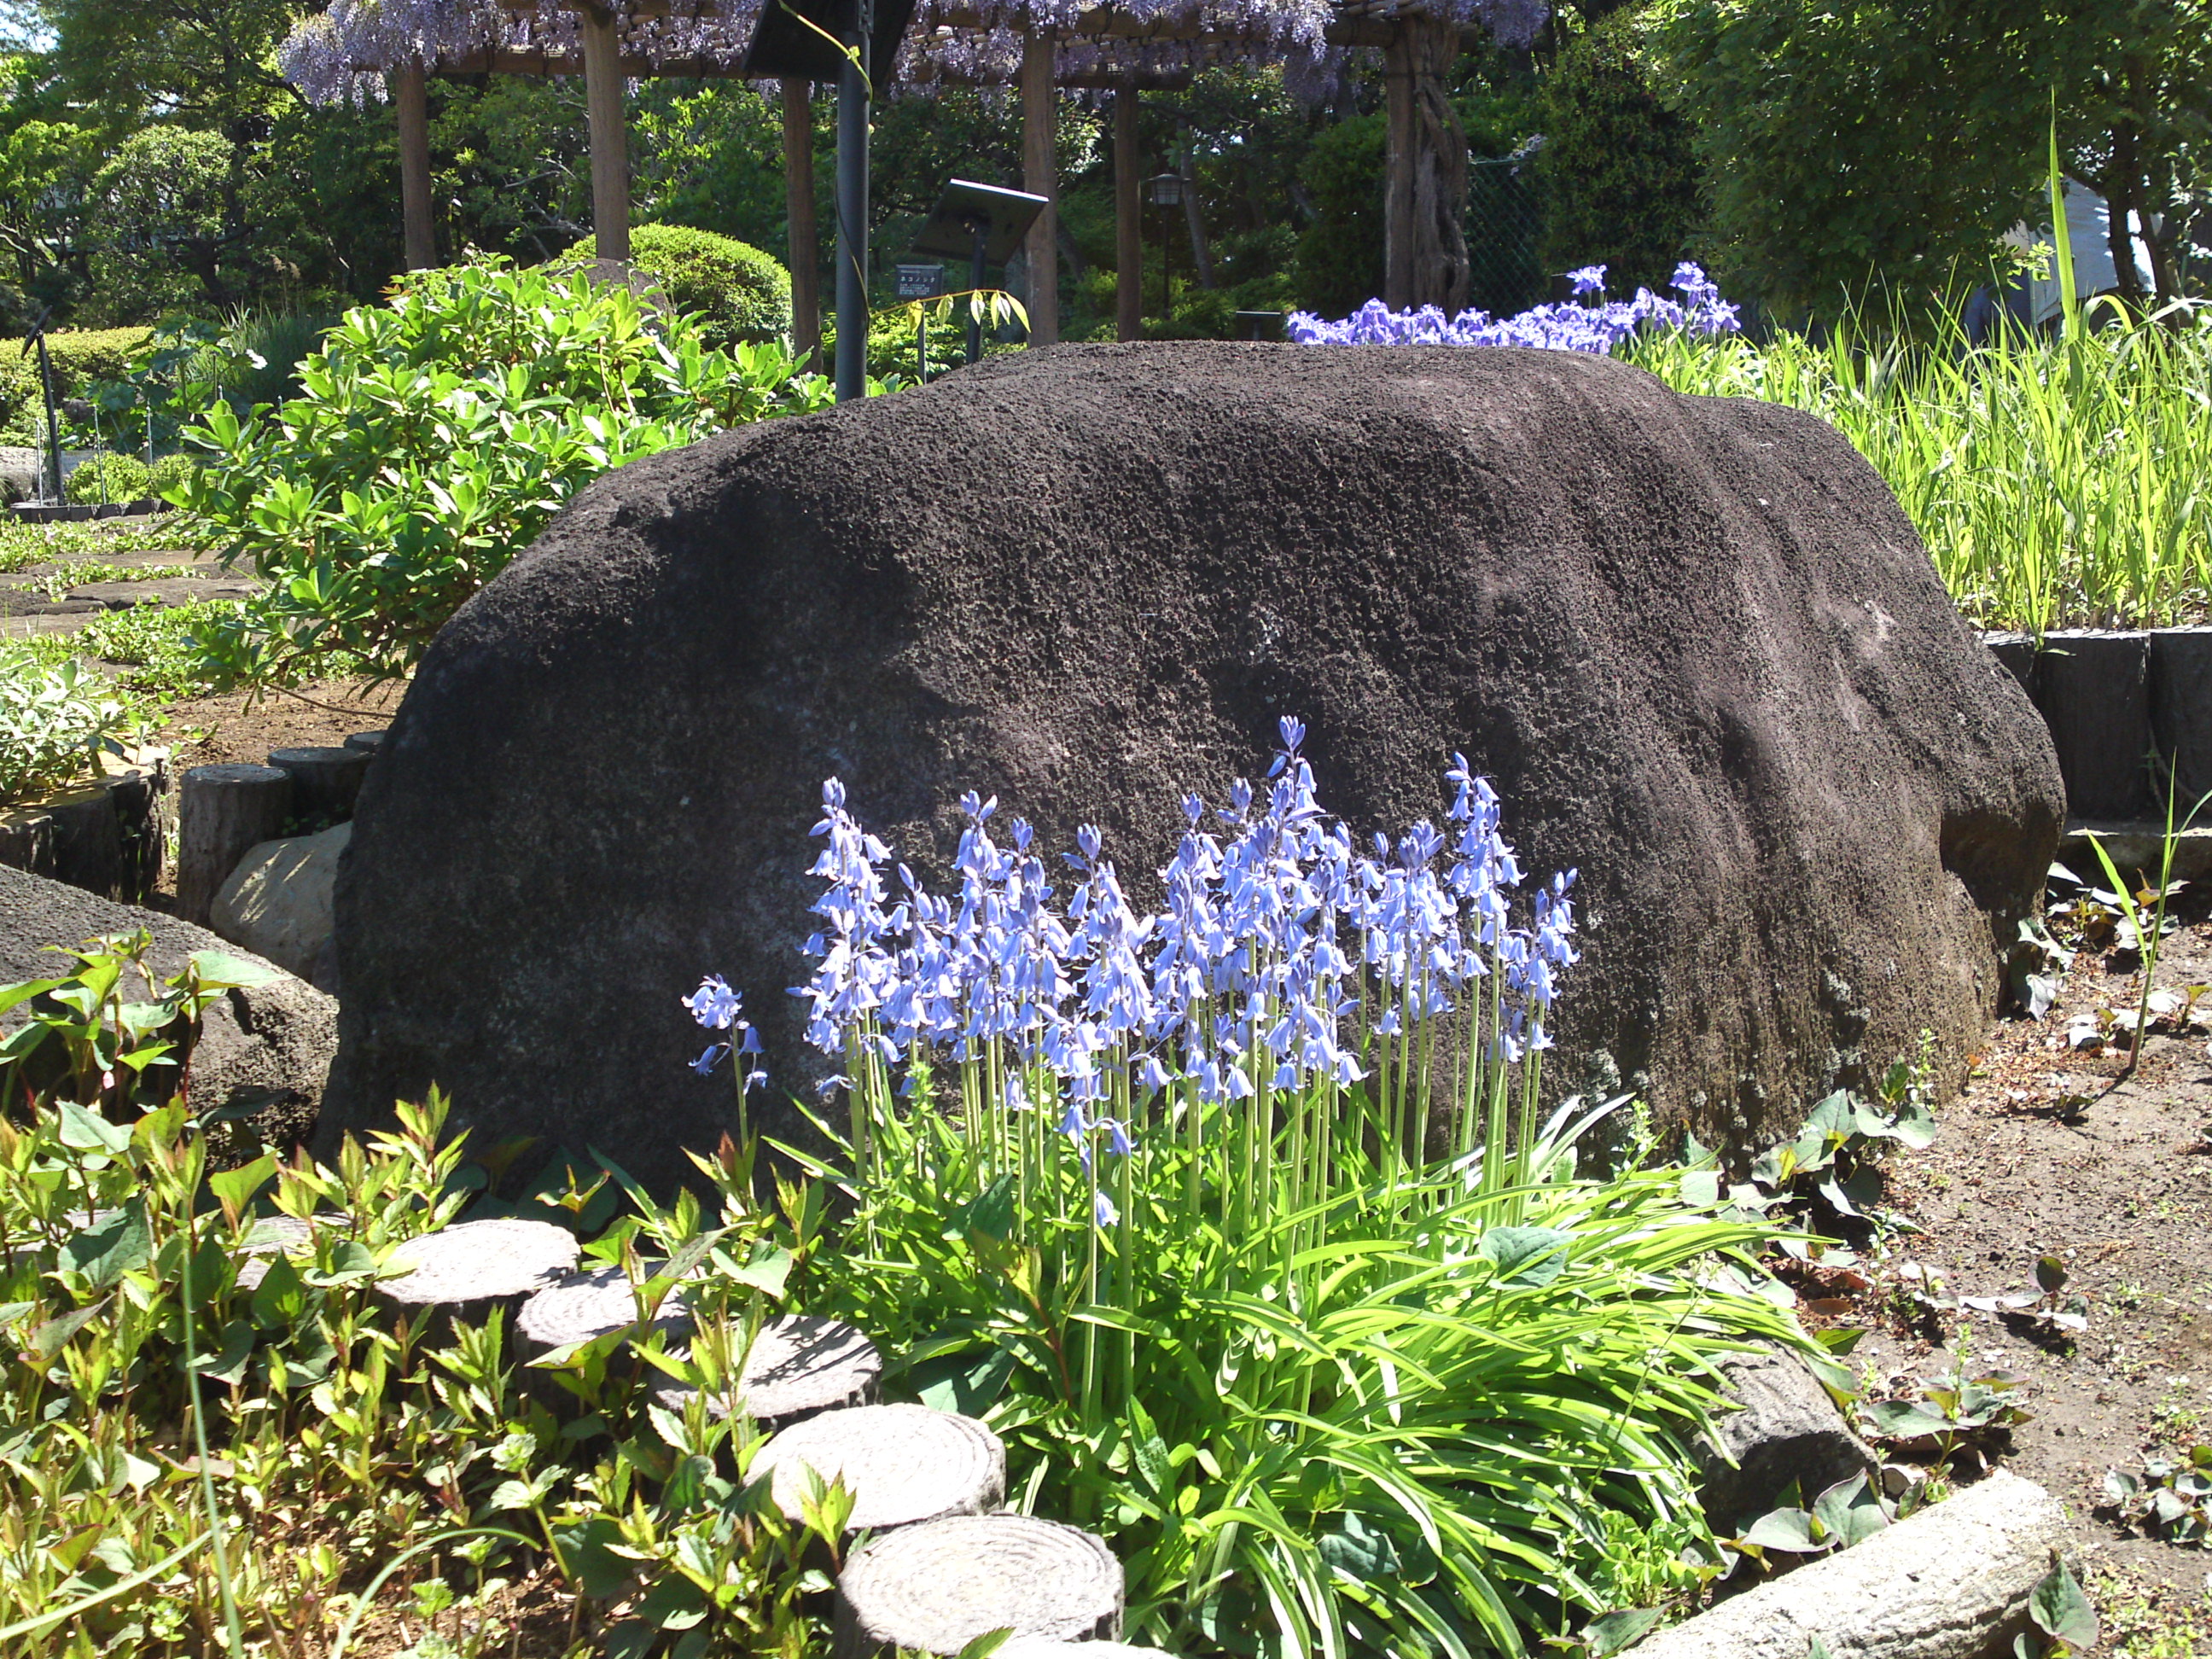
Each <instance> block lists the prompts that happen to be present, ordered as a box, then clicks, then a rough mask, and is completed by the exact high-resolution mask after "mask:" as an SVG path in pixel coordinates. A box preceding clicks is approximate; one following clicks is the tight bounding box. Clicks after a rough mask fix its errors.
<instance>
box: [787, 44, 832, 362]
mask: <svg viewBox="0 0 2212 1659" xmlns="http://www.w3.org/2000/svg"><path fill="white" fill-rule="evenodd" d="M783 203H784V212H785V214H786V216H787V218H788V219H789V222H790V243H791V248H790V252H791V343H792V345H793V348H795V349H797V351H798V353H799V357H800V359H801V360H802V361H803V362H805V366H806V367H807V368H810V369H811V370H813V371H814V372H815V373H817V374H819V373H821V371H822V243H821V239H820V237H819V235H818V234H817V232H816V230H815V228H814V83H813V82H811V81H786V82H783Z"/></svg>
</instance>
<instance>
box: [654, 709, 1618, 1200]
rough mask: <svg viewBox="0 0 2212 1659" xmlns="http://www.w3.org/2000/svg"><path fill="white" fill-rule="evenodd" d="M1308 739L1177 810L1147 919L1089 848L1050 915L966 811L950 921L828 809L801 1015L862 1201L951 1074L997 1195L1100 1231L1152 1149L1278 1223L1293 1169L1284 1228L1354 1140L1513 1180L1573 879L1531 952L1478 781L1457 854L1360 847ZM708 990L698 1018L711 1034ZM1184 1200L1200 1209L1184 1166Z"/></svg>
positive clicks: (1552, 885)
mask: <svg viewBox="0 0 2212 1659" xmlns="http://www.w3.org/2000/svg"><path fill="white" fill-rule="evenodd" d="M1304 735H1305V732H1304V726H1302V725H1301V724H1300V723H1299V722H1298V721H1297V720H1288V719H1286V720H1284V721H1283V722H1282V726H1281V736H1282V748H1281V750H1280V751H1279V753H1278V754H1277V755H1276V757H1275V759H1274V764H1273V769H1272V770H1271V771H1270V773H1269V775H1268V777H1267V781H1265V782H1264V783H1263V785H1262V786H1261V787H1259V788H1256V789H1255V787H1253V786H1252V785H1250V784H1249V783H1247V782H1244V781H1238V782H1237V783H1236V784H1234V785H1233V786H1232V787H1231V790H1230V792H1229V798H1228V800H1227V802H1226V804H1225V805H1223V806H1222V807H1221V808H1219V809H1218V811H1212V812H1209V811H1208V809H1207V807H1206V805H1205V803H1204V802H1202V801H1201V800H1200V799H1198V798H1197V797H1196V796H1188V797H1186V799H1185V800H1184V803H1183V811H1184V814H1185V817H1186V818H1187V819H1188V830H1187V832H1186V833H1185V835H1184V836H1183V837H1182V842H1181V844H1180V845H1179V846H1178V848H1176V853H1175V855H1174V857H1173V858H1172V859H1171V860H1170V862H1169V863H1168V865H1167V867H1166V868H1165V869H1164V870H1163V871H1162V872H1160V873H1161V876H1162V878H1163V881H1164V888H1165V902H1164V905H1163V906H1162V908H1160V909H1159V910H1158V912H1157V913H1154V914H1149V915H1140V914H1139V913H1138V911H1137V910H1136V909H1135V908H1133V906H1132V904H1131V903H1130V902H1129V899H1128V896H1127V894H1126V892H1125V891H1124V890H1123V888H1122V885H1121V879H1120V877H1119V876H1118V874H1117V873H1116V872H1115V866H1114V864H1113V862H1112V860H1109V859H1108V858H1107V857H1106V856H1105V855H1104V850H1103V845H1102V839H1101V836H1100V834H1099V832H1098V830H1097V829H1095V828H1092V827H1089V826H1085V827H1084V828H1083V829H1079V831H1078V832H1077V835H1076V850H1075V851H1073V853H1069V854H1063V855H1062V856H1063V858H1064V860H1065V862H1066V866H1068V872H1069V880H1070V886H1069V890H1068V891H1067V894H1066V898H1065V901H1064V902H1061V903H1056V902H1055V899H1056V897H1057V896H1058V895H1057V891H1056V889H1055V886H1054V872H1053V870H1052V869H1051V867H1050V866H1048V862H1047V860H1046V857H1045V855H1044V854H1043V852H1042V850H1041V849H1040V848H1039V847H1038V846H1037V845H1036V838H1035V836H1034V834H1033V831H1032V829H1031V827H1030V825H1029V824H1028V823H1024V822H1023V821H1021V820H1019V819H1014V820H1012V822H1011V823H1006V824H1005V826H1004V836H1005V839H1004V841H1003V842H1002V841H1001V840H1000V839H999V838H998V835H997V833H994V832H995V831H996V830H997V829H998V828H999V826H998V825H997V824H996V823H994V819H995V818H996V814H997V810H998V803H997V800H996V799H995V798H993V799H981V797H979V796H978V795H976V794H975V793H972V792H971V793H969V794H968V795H967V796H966V797H964V798H963V801H962V803H961V805H962V810H963V812H964V813H965V815H966V817H967V825H966V828H965V829H964V830H963V833H962V835H961V839H960V844H959V849H958V853H957V857H956V859H955V860H954V863H955V868H956V871H957V876H958V881H959V886H958V890H957V893H954V894H951V895H940V894H938V893H933V892H932V891H930V890H929V889H928V888H927V886H926V885H925V884H923V882H922V881H921V879H920V878H918V877H917V876H916V875H915V872H913V871H912V870H911V869H910V868H908V866H906V865H904V864H896V865H895V864H894V860H893V855H892V854H891V851H890V848H886V847H885V846H884V844H883V842H881V841H879V840H878V838H877V837H876V836H873V835H872V834H871V833H870V832H869V831H868V830H867V829H865V828H864V827H863V826H862V825H861V824H860V823H859V822H858V821H857V820H856V819H855V818H854V817H853V815H852V813H851V811H849V810H848V806H847V802H846V794H845V790H844V787H843V785H842V784H841V783H840V782H839V781H837V780H836V779H831V780H830V781H828V782H827V783H825V784H824V785H823V792H822V801H823V812H822V818H821V822H820V823H817V824H816V826H815V828H814V834H815V835H816V836H820V837H822V838H823V840H824V842H825V843H826V844H825V846H824V847H823V850H822V852H821V854H820V856H819V857H818V858H817V860H816V861H815V863H814V866H813V869H812V873H813V874H814V875H815V876H817V877H818V878H821V879H822V880H823V882H824V883H825V884H826V886H825V890H824V891H823V895H822V896H821V898H820V899H819V900H818V901H817V902H816V904H815V905H814V907H813V908H814V913H815V915H817V916H818V917H819V918H820V920H821V923H822V927H821V930H820V931H819V932H818V933H816V934H815V935H814V936H813V937H812V938H811V939H809V940H808V941H807V944H806V949H807V951H808V953H809V954H810V955H811V956H814V957H818V958H819V959H820V965H819V967H818V968H817V970H816V971H815V973H814V975H813V976H812V978H811V981H809V983H808V984H806V985H805V986H803V987H797V990H796V992H795V993H794V994H798V995H800V996H802V997H804V998H805V999H806V1000H807V1003H808V1008H809V1017H808V1020H807V1024H806V1032H807V1036H808V1037H809V1039H810V1040H811V1042H813V1043H814V1044H815V1045H816V1046H817V1047H818V1048H821V1049H823V1051H824V1052H825V1053H828V1054H832V1055H836V1056H837V1057H839V1060H840V1061H841V1063H842V1067H843V1069H842V1073H841V1074H840V1075H839V1076H837V1077H836V1078H835V1079H832V1080H831V1085H830V1087H831V1089H832V1090H835V1089H836V1088H839V1087H842V1088H843V1089H844V1090H846V1091H847V1092H848V1096H849V1098H850V1104H851V1106H852V1109H853V1121H852V1132H851V1133H852V1148H853V1150H854V1153H855V1154H856V1156H857V1157H858V1158H860V1159H861V1160H862V1161H863V1168H862V1169H861V1170H860V1171H858V1172H857V1173H860V1175H861V1176H863V1178H865V1176H866V1169H865V1159H866V1153H867V1147H868V1145H869V1142H870V1139H871V1134H870V1127H871V1121H872V1118H873V1117H874V1115H876V1114H878V1113H883V1112H889V1111H891V1110H893V1109H896V1104H895V1103H896V1100H897V1099H898V1098H899V1097H902V1096H903V1097H912V1096H913V1095H915V1093H917V1092H927V1093H928V1094H929V1095H930V1097H932V1098H933V1099H937V1100H939V1103H941V1104H942V1105H943V1106H944V1107H945V1109H946V1110H947V1111H948V1112H949V1111H950V1110H951V1109H952V1107H953V1105H954V1102H953V1100H952V1098H951V1092H950V1091H949V1090H946V1089H945V1081H946V1078H947V1074H948V1073H951V1075H953V1076H955V1077H957V1085H958V1094H957V1107H958V1110H959V1112H960V1114H961V1116H962V1119H963V1121H964V1125H965V1128H966V1132H967V1133H969V1136H970V1137H971V1138H972V1139H975V1141H976V1143H977V1144H978V1145H980V1146H984V1147H985V1148H987V1157H986V1158H985V1159H984V1168H985V1170H986V1171H987V1172H993V1171H995V1172H1000V1173H1007V1174H1010V1175H1012V1176H1018V1181H1019V1184H1020V1187H1021V1188H1022V1189H1023V1192H1024V1194H1025V1195H1026V1194H1028V1193H1029V1192H1030V1191H1031V1190H1037V1191H1045V1190H1048V1188H1052V1187H1053V1186H1054V1185H1056V1184H1057V1183H1056V1180H1055V1177H1054V1170H1055V1169H1059V1168H1062V1167H1068V1168H1070V1169H1071V1172H1072V1166H1073V1165H1075V1164H1079V1167H1080V1170H1081V1176H1080V1177H1079V1180H1080V1182H1081V1185H1082V1186H1083V1187H1085V1188H1088V1190H1089V1194H1090V1201H1091V1208H1092V1212H1093V1214H1094V1217H1095V1218H1096V1220H1097V1222H1098V1223H1099V1225H1104V1226H1111V1225H1114V1224H1115V1222H1116V1221H1117V1220H1118V1219H1119V1218H1120V1215H1121V1209H1122V1208H1123V1207H1124V1206H1126V1202H1127V1193H1128V1188H1127V1182H1126V1180H1120V1181H1116V1180H1113V1179H1109V1178H1108V1177H1106V1176H1102V1175H1101V1174H1100V1172H1099V1171H1098V1170H1097V1167H1096V1166H1095V1164H1094V1161H1093V1151H1094V1148H1103V1150H1104V1151H1105V1152H1107V1153H1108V1154H1109V1155H1110V1156H1115V1157H1117V1158H1119V1159H1120V1160H1121V1161H1122V1162H1124V1163H1126V1162H1127V1160H1128V1158H1130V1157H1131V1156H1132V1155H1133V1153H1135V1152H1138V1150H1139V1148H1140V1147H1141V1146H1142V1145H1143V1144H1144V1142H1145V1139H1146V1136H1147V1135H1148V1134H1150V1133H1156V1132H1158V1133H1166V1134H1167V1135H1169V1136H1170V1137H1171V1139H1172V1140H1173V1142H1175V1143H1176V1144H1178V1145H1179V1146H1184V1147H1187V1148H1188V1149H1189V1150H1190V1151H1191V1152H1194V1153H1195V1152H1197V1150H1198V1149H1199V1148H1200V1146H1209V1147H1214V1148H1218V1155H1217V1156H1215V1157H1212V1158H1208V1160H1207V1162H1208V1163H1209V1164H1214V1165H1217V1166H1218V1167H1217V1168H1216V1169H1215V1170H1214V1171H1213V1173H1212V1175H1211V1176H1209V1177H1208V1184H1209V1187H1210V1188H1211V1189H1212V1190H1213V1191H1214V1192H1216V1193H1217V1194H1219V1195H1221V1197H1222V1199H1223V1201H1224V1202H1225V1203H1226V1204H1227V1206H1228V1207H1229V1208H1230V1209H1231V1211H1232V1212H1233V1211H1234V1210H1235V1209H1236V1208H1237V1206H1239V1205H1245V1206H1249V1205H1251V1204H1255V1203H1262V1202H1267V1201H1268V1200H1265V1199H1263V1198H1262V1196H1261V1193H1260V1190H1259V1188H1260V1185H1261V1184H1262V1183H1260V1182H1258V1181H1257V1180H1256V1177H1255V1171H1256V1170H1257V1169H1258V1168H1259V1166H1261V1164H1266V1163H1268V1162H1271V1161H1279V1160H1282V1159H1285V1158H1294V1159H1295V1160H1296V1170H1297V1176H1296V1179H1295V1181H1294V1182H1293V1186H1294V1188H1295V1190H1294V1191H1292V1192H1291V1194H1289V1199H1290V1200H1291V1201H1294V1202H1295V1201H1310V1200H1316V1199H1318V1198H1321V1197H1322V1196H1324V1195H1325V1194H1328V1191H1329V1190H1330V1188H1329V1185H1328V1182H1329V1180H1330V1168H1331V1156H1332V1147H1333V1146H1337V1145H1338V1144H1339V1142H1340V1138H1341V1137H1343V1136H1346V1135H1352V1136H1356V1137H1358V1140H1359V1146H1360V1151H1361V1154H1362V1159H1361V1161H1362V1163H1363V1164H1364V1163H1365V1161H1366V1159H1367V1158H1370V1157H1380V1158H1382V1159H1383V1162H1384V1163H1385V1164H1386V1165H1389V1166H1392V1167H1404V1164H1405V1161H1408V1160H1409V1161H1411V1162H1412V1163H1413V1164H1424V1163H1425V1162H1426V1161H1427V1158H1428V1155H1429V1153H1430V1152H1432V1151H1434V1150H1437V1146H1438V1145H1439V1143H1441V1145H1442V1146H1443V1149H1444V1150H1447V1151H1449V1152H1454V1153H1456V1154H1458V1155H1462V1156H1467V1155H1470V1154H1473V1153H1474V1152H1475V1151H1476V1149H1477V1148H1478V1147H1480V1149H1481V1151H1482V1153H1483V1158H1482V1159H1481V1162H1482V1164H1484V1165H1485V1166H1486V1167H1487V1168H1488V1170H1489V1172H1490V1174H1491V1176H1492V1178H1493V1179H1497V1178H1502V1173H1503V1170H1502V1165H1500V1164H1499V1160H1500V1159H1502V1158H1504V1156H1505V1153H1506V1150H1507V1147H1508V1146H1509V1144H1510V1143H1513V1142H1515V1141H1518V1142H1521V1143H1523V1144H1525V1142H1526V1141H1527V1139H1528V1134H1529V1128H1528V1124H1529V1114H1531V1113H1532V1112H1533V1111H1534V1104H1535V1093H1536V1088H1537V1077H1538V1067H1539V1063H1540V1061H1539V1057H1540V1055H1541V1051H1542V1050H1543V1049H1545V1048H1547V1047H1548V1046H1549V1045H1550V1042H1551V1038H1550V1036H1548V1034H1547V1020H1548V1016H1549V1014H1550V1011H1551V1009H1552V1007H1553V1002H1554V1000H1555V998H1556V995H1557V987H1558V976H1559V974H1560V972H1561V971H1562V970H1563V969H1565V968H1567V967H1568V966H1570V965H1571V964H1572V963H1574V962H1575V961H1576V960H1577V953H1576V951H1575V947H1574V945H1573V942H1572V940H1573V934H1574V932H1575V921H1574V903H1573V900H1572V897H1571V893H1572V888H1573V882H1574V872H1571V871H1570V872H1565V873H1564V874H1561V875H1559V876H1555V877H1554V878H1553V879H1552V880H1551V881H1550V882H1549V883H1548V884H1546V885H1544V886H1543V887H1542V888H1541V890H1539V891H1538V892H1537V893H1536V894H1535V895H1534V915H1533V919H1532V921H1531V922H1530V924H1529V925H1528V926H1523V927H1516V925H1514V923H1513V921H1512V919H1511V917H1510V914H1509V909H1510V900H1511V897H1512V895H1513V893H1514V890H1515V889H1516V887H1517V886H1518V885H1519V884H1520V881H1521V871H1520V867H1519V866H1518V864H1517V863H1516V860H1515V858H1514V854H1513V851H1512V848H1510V846H1509V845H1508V844H1507V843H1506V842H1505V841H1504V837H1503V836H1502V835H1501V834H1500V832H1499V811H1498V796H1497V794H1496V793H1495V792H1494V791H1493V790H1492V788H1491V787H1490V785H1489V784H1488V783H1487V782H1486V781H1484V780H1483V779H1481V778H1480V777H1477V776H1475V775H1474V774H1473V773H1472V772H1471V771H1470V770H1469V769H1468V764H1467V763H1466V761H1465V759H1464V758H1463V757H1459V756H1454V757H1453V758H1452V765H1451V767H1450V769H1449V770H1448V771H1447V772H1446V773H1445V779H1446V781H1447V783H1448V784H1449V787H1450V801H1449V807H1448V809H1447V811H1446V813H1445V815H1444V818H1445V822H1444V827H1443V829H1438V828H1437V827H1436V826H1435V825H1433V824H1431V823H1427V822H1422V823H1416V824H1414V825H1413V826H1412V827H1411V828H1410V829H1407V831H1406V832H1405V833H1404V834H1402V835H1401V836H1397V837H1396V838H1395V840H1393V839H1392V838H1390V837H1388V836H1381V835H1377V836H1375V837H1374V838H1373V840H1372V842H1371V843H1370V844H1369V845H1366V846H1363V845H1362V843H1361V842H1359V841H1358V840H1357V839H1355V837H1354V836H1352V832H1351V831H1350V830H1349V829H1347V828H1346V826H1345V825H1343V824H1342V823H1336V822H1333V821H1331V820H1330V819H1328V817H1326V816H1325V815H1324V813H1323V812H1322V808H1321V806H1320V805H1319V804H1318V802H1317V801H1316V799H1315V791H1314V775H1313V769H1312V768H1311V766H1310V764H1309V763H1308V762H1307V761H1306V760H1305V758H1304V756H1303V755H1302V754H1301V753H1300V747H1301V744H1302V743H1303V741H1304ZM893 869H895V872H896V874H895V879H894V880H887V878H886V872H887V870H893ZM894 887H895V888H896V890H894ZM717 987H720V981H712V980H710V981H708V984H707V986H705V987H702V990H701V993H700V998H702V999H708V1000H707V1001H706V1002H705V1004H704V1008H705V1009H706V1010H707V1011H708V1012H716V1013H718V1014H719V1013H720V1012H722V1011H723V1010H724V1008H725V1003H724V1001H723V1000H722V997H723V992H724V991H725V990H726V987H720V988H717ZM710 993H711V996H710ZM692 1006H694V1008H695V1012H700V1017H701V1018H702V1019H703V1018H706V1017H707V1016H706V1012H701V1009H700V999H694V1000H693V1004H692ZM727 1009H728V1012H730V1013H731V1014H732V1017H734V1012H735V1005H734V1000H733V999H732V1000H730V1001H729V1002H728V1004H727ZM1440 1040H1441V1041H1440ZM717 1058H719V1055H718V1054H716V1052H715V1051H714V1050H709V1052H708V1055H704V1056H702V1062H703V1063H706V1064H709V1065H711V1063H712V1062H713V1060H715V1059H717ZM1516 1084H1517V1085H1518V1086H1517V1087H1516V1086H1514V1085H1516ZM940 1091H942V1092H941V1093H940ZM1516 1108H1517V1110H1516ZM1509 1117H1514V1118H1517V1119H1518V1120H1519V1123H1518V1127H1519V1131H1520V1133H1518V1134H1517V1135H1516V1134H1515V1133H1514V1132H1513V1131H1514V1126H1513V1125H1512V1124H1511V1123H1510V1122H1509ZM1486 1125H1487V1130H1486V1128H1485V1126H1486ZM1240 1177H1241V1179H1240ZM1189 1179H1190V1182H1191V1185H1190V1196H1191V1198H1192V1200H1193V1201H1194V1202H1195V1200H1196V1198H1197V1191H1198V1181H1199V1176H1198V1174H1197V1171H1196V1164H1195V1163H1194V1164H1192V1165H1191V1166H1190V1176H1189ZM1117 1194H1118V1197H1119V1200H1120V1201H1119V1202H1117Z"/></svg>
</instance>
